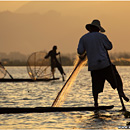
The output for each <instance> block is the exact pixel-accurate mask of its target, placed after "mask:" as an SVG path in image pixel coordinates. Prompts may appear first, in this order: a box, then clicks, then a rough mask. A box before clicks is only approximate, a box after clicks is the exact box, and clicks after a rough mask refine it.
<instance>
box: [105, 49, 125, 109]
mask: <svg viewBox="0 0 130 130" xmlns="http://www.w3.org/2000/svg"><path fill="white" fill-rule="evenodd" d="M106 52H107V51H106ZM107 57H108V60H109V62H110V65H111V70H112V73H113V77H114V80H115V83H116V87H117V92H118V95H119V98H120V102H121V105H122V110H123V111H126V108H125V105H124V102H123V100H122V97H121V95H120V92H119V89H118V81H117V78H116V74H115V71H114V68H113V66H112V63H111V60H110V57H109V54H108V52H107Z"/></svg>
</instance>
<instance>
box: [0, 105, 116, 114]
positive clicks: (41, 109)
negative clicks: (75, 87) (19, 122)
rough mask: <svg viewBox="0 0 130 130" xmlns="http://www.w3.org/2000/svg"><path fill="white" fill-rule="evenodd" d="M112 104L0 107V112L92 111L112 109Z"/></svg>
mask: <svg viewBox="0 0 130 130" xmlns="http://www.w3.org/2000/svg"><path fill="white" fill-rule="evenodd" d="M113 107H114V106H113V105H111V106H99V107H98V108H97V109H95V107H35V108H27V107H26V108H19V107H16V108H14V107H0V114H9V113H14V114H15V113H45V112H70V111H94V110H106V109H112V108H113Z"/></svg>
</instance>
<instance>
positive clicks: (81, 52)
mask: <svg viewBox="0 0 130 130" xmlns="http://www.w3.org/2000/svg"><path fill="white" fill-rule="evenodd" d="M77 53H78V55H79V58H80V59H82V60H83V59H84V58H85V57H86V52H85V49H84V46H83V39H82V38H81V39H80V40H79V44H78V48H77Z"/></svg>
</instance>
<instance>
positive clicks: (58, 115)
mask: <svg viewBox="0 0 130 130" xmlns="http://www.w3.org/2000/svg"><path fill="white" fill-rule="evenodd" d="M6 68H7V70H8V71H9V72H10V73H11V74H12V76H13V77H14V78H29V76H28V73H27V70H26V67H6ZM64 69H65V72H66V79H67V77H68V76H69V74H70V72H71V71H72V69H73V67H64ZM117 69H118V71H119V73H120V75H121V77H122V80H123V83H124V91H125V93H126V95H127V96H128V97H129V98H130V67H117ZM56 76H57V77H60V80H57V81H50V82H34V83H29V82H23V83H22V82H20V83H15V82H14V83H0V106H1V107H50V106H51V105H52V103H53V101H54V99H55V97H56V96H57V93H58V92H59V91H60V89H61V88H62V86H63V85H64V83H65V82H63V81H62V78H61V76H60V74H59V72H58V71H56ZM6 78H8V76H6ZM91 89H92V88H91V77H90V73H89V72H88V71H87V67H85V68H83V69H82V70H81V72H80V73H79V75H78V76H77V78H76V80H75V82H74V84H73V86H72V89H71V91H70V93H69V94H68V96H67V98H66V100H65V102H64V104H63V105H62V106H64V107H72V106H73V107H81V106H93V97H92V90H91ZM124 103H125V105H126V108H127V110H128V111H130V102H128V103H127V102H124ZM99 105H114V106H115V107H114V108H113V109H111V110H107V111H100V112H99V116H98V117H97V116H96V115H95V114H94V112H89V111H84V112H80V111H78V112H67V113H65V112H55V113H29V114H1V115H0V129H118V126H126V123H127V122H130V118H125V117H124V115H123V114H122V112H118V110H120V109H121V104H120V100H119V98H118V94H117V91H116V90H113V89H112V88H111V87H110V85H109V84H108V83H107V82H106V83H105V89H104V92H103V93H101V94H100V95H99Z"/></svg>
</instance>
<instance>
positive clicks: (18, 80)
mask: <svg viewBox="0 0 130 130" xmlns="http://www.w3.org/2000/svg"><path fill="white" fill-rule="evenodd" d="M59 79H60V78H54V79H53V78H51V79H48V78H45V79H36V80H33V79H0V82H39V81H40V82H41V81H44V82H47V81H52V80H59Z"/></svg>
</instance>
